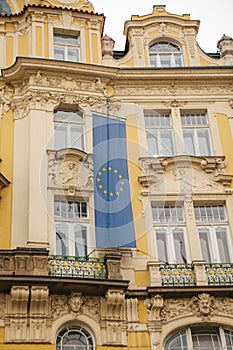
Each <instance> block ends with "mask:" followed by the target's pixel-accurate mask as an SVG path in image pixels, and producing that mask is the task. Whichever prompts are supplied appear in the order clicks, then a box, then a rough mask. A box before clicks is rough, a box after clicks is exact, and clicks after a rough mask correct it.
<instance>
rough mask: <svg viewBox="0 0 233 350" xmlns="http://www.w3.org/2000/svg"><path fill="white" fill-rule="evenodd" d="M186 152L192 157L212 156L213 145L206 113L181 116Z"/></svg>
mask: <svg viewBox="0 0 233 350" xmlns="http://www.w3.org/2000/svg"><path fill="white" fill-rule="evenodd" d="M181 124H182V127H183V139H184V146H185V152H186V154H188V155H191V156H210V155H212V144H211V138H210V133H209V128H208V121H207V116H206V113H183V114H181Z"/></svg>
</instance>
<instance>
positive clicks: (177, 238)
mask: <svg viewBox="0 0 233 350" xmlns="http://www.w3.org/2000/svg"><path fill="white" fill-rule="evenodd" d="M173 240H174V248H175V258H176V262H177V263H179V264H186V263H187V257H186V251H185V243H184V232H183V230H182V229H175V230H174V231H173Z"/></svg>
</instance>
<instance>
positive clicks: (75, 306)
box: [68, 293, 84, 315]
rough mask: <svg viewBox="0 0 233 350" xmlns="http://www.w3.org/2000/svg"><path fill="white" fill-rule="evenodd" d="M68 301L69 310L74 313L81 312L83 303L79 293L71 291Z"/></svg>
mask: <svg viewBox="0 0 233 350" xmlns="http://www.w3.org/2000/svg"><path fill="white" fill-rule="evenodd" d="M68 303H69V308H70V311H71V312H72V313H74V314H75V315H79V314H80V313H81V307H82V305H83V303H84V298H83V296H82V294H81V293H71V297H70V299H69V302H68Z"/></svg>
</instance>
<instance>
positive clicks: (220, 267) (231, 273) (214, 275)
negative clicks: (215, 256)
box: [205, 263, 233, 286]
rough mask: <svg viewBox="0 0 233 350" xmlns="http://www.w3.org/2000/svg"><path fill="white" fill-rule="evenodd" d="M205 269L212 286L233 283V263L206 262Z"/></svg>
mask: <svg viewBox="0 0 233 350" xmlns="http://www.w3.org/2000/svg"><path fill="white" fill-rule="evenodd" d="M205 270H206V274H207V277H208V284H209V285H210V286H224V285H233V264H221V263H220V264H217V263H214V264H206V265H205Z"/></svg>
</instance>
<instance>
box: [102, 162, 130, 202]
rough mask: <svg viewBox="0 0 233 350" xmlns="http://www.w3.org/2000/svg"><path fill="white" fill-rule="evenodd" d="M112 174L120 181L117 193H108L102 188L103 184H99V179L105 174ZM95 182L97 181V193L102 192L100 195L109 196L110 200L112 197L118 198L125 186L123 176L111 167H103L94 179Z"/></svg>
mask: <svg viewBox="0 0 233 350" xmlns="http://www.w3.org/2000/svg"><path fill="white" fill-rule="evenodd" d="M107 171H109V172H113V173H114V175H116V176H117V178H118V180H119V181H120V187H119V191H115V192H113V191H112V190H110V191H109V192H108V190H107V189H106V188H105V187H104V186H103V184H102V183H101V177H102V176H103V175H104V174H105V173H106V172H107ZM96 181H97V186H98V189H99V191H102V193H103V194H104V195H106V196H107V195H109V196H110V198H113V197H114V196H116V197H118V196H119V194H120V192H123V191H124V185H125V182H124V180H123V176H122V175H121V174H120V173H119V171H118V170H117V169H114V168H112V167H110V166H109V167H103V168H101V169H100V170H99V171H98V173H97V178H96Z"/></svg>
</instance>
